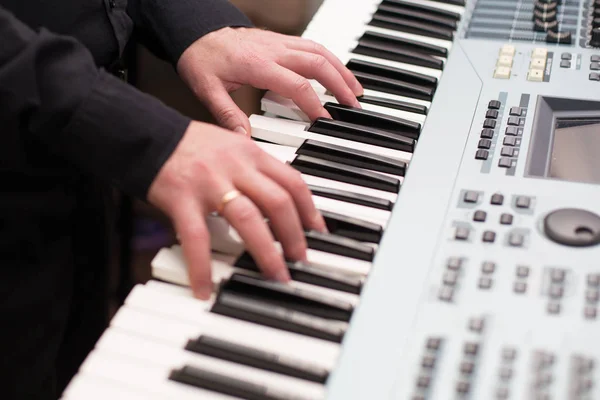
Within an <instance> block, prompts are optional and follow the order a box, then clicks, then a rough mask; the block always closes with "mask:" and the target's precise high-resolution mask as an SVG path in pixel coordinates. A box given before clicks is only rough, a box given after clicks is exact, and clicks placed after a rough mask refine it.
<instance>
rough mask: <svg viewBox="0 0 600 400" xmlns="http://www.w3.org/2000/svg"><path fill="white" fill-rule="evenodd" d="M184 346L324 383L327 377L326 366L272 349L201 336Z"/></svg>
mask: <svg viewBox="0 0 600 400" xmlns="http://www.w3.org/2000/svg"><path fill="white" fill-rule="evenodd" d="M185 348H186V350H188V351H193V352H196V353H199V354H205V355H207V356H211V357H215V358H220V359H223V360H227V361H231V362H234V363H238V364H243V365H248V366H251V367H255V368H259V369H264V370H267V371H272V372H276V373H279V374H283V375H287V376H292V377H295V378H300V379H305V380H308V381H312V382H317V383H325V382H326V381H327V378H328V377H329V371H328V370H326V369H325V368H321V367H319V366H316V365H313V364H307V363H301V362H299V360H297V359H286V358H285V357H281V356H280V355H278V354H276V353H273V352H269V351H264V350H257V349H256V348H253V347H249V346H243V345H239V344H237V343H234V342H231V341H227V340H223V339H221V338H218V337H215V336H210V335H200V336H199V337H198V338H197V339H194V340H190V341H188V344H187V345H186V347H185Z"/></svg>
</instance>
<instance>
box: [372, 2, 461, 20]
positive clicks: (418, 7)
mask: <svg viewBox="0 0 600 400" xmlns="http://www.w3.org/2000/svg"><path fill="white" fill-rule="evenodd" d="M381 5H386V6H392V7H394V8H396V9H398V10H415V11H422V12H427V13H430V14H436V15H439V16H442V17H445V18H450V19H454V20H456V21H460V19H461V16H460V14H458V13H455V12H453V11H448V10H442V9H440V8H436V7H431V6H426V5H423V4H415V3H409V2H407V1H404V0H383V1H382V2H381Z"/></svg>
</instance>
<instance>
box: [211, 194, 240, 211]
mask: <svg viewBox="0 0 600 400" xmlns="http://www.w3.org/2000/svg"><path fill="white" fill-rule="evenodd" d="M241 195H242V194H241V193H240V192H239V191H238V190H235V189H234V190H230V191H229V192H227V193H225V194H224V195H223V197H222V198H221V203H220V204H219V207H217V213H219V214H221V215H222V214H223V210H224V209H225V206H226V205H227V204H228V203H229V202H230V201H232V200H235V199H236V198H238V197H240V196H241Z"/></svg>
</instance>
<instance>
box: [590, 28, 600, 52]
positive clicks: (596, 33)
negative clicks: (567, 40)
mask: <svg viewBox="0 0 600 400" xmlns="http://www.w3.org/2000/svg"><path fill="white" fill-rule="evenodd" d="M590 46H594V47H600V28H593V29H592V38H591V39H590Z"/></svg>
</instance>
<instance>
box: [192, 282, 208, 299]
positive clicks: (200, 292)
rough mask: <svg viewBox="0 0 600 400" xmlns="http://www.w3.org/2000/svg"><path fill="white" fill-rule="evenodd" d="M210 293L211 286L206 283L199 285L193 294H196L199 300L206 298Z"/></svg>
mask: <svg viewBox="0 0 600 400" xmlns="http://www.w3.org/2000/svg"><path fill="white" fill-rule="evenodd" d="M211 294H212V287H211V286H208V285H203V286H200V287H198V288H197V289H196V290H195V292H194V296H196V297H197V298H198V299H200V300H208V299H209V298H210V295H211Z"/></svg>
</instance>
